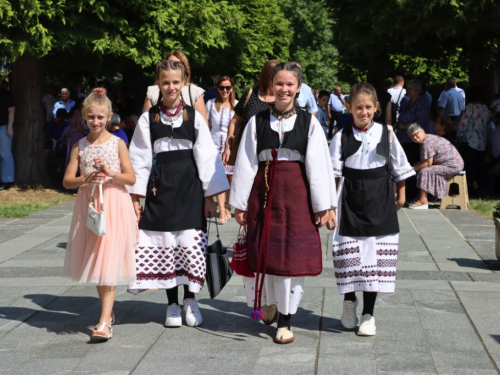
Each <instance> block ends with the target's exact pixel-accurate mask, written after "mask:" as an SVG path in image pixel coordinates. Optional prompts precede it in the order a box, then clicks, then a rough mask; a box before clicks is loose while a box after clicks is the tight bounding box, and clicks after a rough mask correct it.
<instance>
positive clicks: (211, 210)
mask: <svg viewBox="0 0 500 375" xmlns="http://www.w3.org/2000/svg"><path fill="white" fill-rule="evenodd" d="M216 212H217V205H216V204H215V202H214V199H213V198H212V197H206V198H205V219H210V218H211V217H214V216H215V213H216Z"/></svg>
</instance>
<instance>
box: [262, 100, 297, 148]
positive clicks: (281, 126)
mask: <svg viewBox="0 0 500 375" xmlns="http://www.w3.org/2000/svg"><path fill="white" fill-rule="evenodd" d="M269 111H270V112H271V114H272V115H273V116H274V117H276V118H277V119H278V134H279V136H280V146H281V145H282V144H283V139H284V138H285V120H286V119H289V118H290V117H292V116H293V115H295V114H296V113H297V110H296V108H295V106H293V108H292V109H289V110H288V111H285V112H281V111H278V110H277V109H276V107H275V106H274V104H273V105H272V106H271V107H270V108H269Z"/></svg>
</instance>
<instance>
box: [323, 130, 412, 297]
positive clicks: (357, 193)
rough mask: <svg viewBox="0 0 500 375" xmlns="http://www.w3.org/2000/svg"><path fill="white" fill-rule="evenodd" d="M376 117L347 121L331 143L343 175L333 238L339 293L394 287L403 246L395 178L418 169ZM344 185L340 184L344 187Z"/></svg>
mask: <svg viewBox="0 0 500 375" xmlns="http://www.w3.org/2000/svg"><path fill="white" fill-rule="evenodd" d="M389 132H390V131H389V129H388V128H387V126H384V125H381V124H378V123H372V124H371V125H370V126H369V127H368V128H366V129H358V128H355V127H354V126H348V127H346V128H344V129H343V130H341V131H339V132H338V133H337V134H336V135H335V137H334V138H333V141H332V143H331V145H330V154H331V160H332V165H333V169H334V173H335V176H336V177H343V178H344V179H343V187H342V189H341V193H339V204H338V210H337V218H338V221H339V228H338V229H337V230H336V232H335V235H334V239H333V264H334V266H335V278H336V279H337V286H338V288H339V291H340V294H346V293H351V292H357V291H364V292H378V293H393V292H394V289H395V283H396V263H397V256H398V247H399V223H398V218H397V212H396V205H395V194H394V184H393V182H392V181H391V178H392V180H393V181H394V182H399V181H402V180H405V179H407V178H408V177H410V176H413V175H415V171H414V170H413V169H412V167H411V166H410V164H409V163H408V161H407V159H406V155H405V153H404V151H403V148H402V147H401V145H400V143H399V141H398V140H397V138H396V137H395V136H394V134H390V133H389ZM339 190H340V189H339Z"/></svg>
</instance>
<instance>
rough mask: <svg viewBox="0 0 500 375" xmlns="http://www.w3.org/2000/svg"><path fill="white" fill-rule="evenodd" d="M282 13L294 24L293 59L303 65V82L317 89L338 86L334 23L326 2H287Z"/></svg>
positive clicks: (282, 6) (290, 0)
mask: <svg viewBox="0 0 500 375" xmlns="http://www.w3.org/2000/svg"><path fill="white" fill-rule="evenodd" d="M280 5H281V9H282V10H283V12H284V13H285V16H286V18H287V19H288V20H290V23H291V26H290V28H291V31H292V32H293V40H292V43H291V45H290V59H292V60H296V61H298V62H300V63H301V65H302V68H303V71H304V81H305V82H307V83H308V84H309V85H310V86H311V87H313V88H318V89H326V88H333V86H334V85H336V84H337V77H336V75H337V69H336V67H335V61H336V59H337V55H338V54H337V50H336V48H335V47H334V45H333V31H332V28H333V20H332V16H331V14H330V11H329V9H328V6H327V4H326V1H325V0H307V1H306V0H284V1H282V2H281V3H280Z"/></svg>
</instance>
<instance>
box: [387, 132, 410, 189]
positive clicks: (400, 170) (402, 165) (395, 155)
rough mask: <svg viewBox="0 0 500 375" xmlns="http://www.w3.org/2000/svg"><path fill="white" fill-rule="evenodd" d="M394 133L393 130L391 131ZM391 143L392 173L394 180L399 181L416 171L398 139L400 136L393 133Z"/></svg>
mask: <svg viewBox="0 0 500 375" xmlns="http://www.w3.org/2000/svg"><path fill="white" fill-rule="evenodd" d="M391 133H392V131H391ZM391 138H392V144H391V163H392V168H391V175H392V177H393V178H394V182H399V181H403V180H406V179H407V178H409V177H411V176H414V175H415V171H414V170H413V168H412V167H411V165H410V163H408V159H407V158H406V154H405V152H404V150H403V147H401V144H400V143H399V141H398V138H397V137H395V136H394V135H392V137H391Z"/></svg>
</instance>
